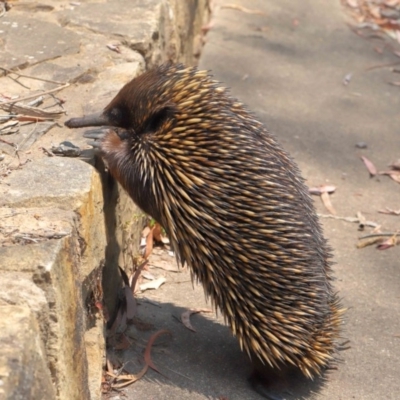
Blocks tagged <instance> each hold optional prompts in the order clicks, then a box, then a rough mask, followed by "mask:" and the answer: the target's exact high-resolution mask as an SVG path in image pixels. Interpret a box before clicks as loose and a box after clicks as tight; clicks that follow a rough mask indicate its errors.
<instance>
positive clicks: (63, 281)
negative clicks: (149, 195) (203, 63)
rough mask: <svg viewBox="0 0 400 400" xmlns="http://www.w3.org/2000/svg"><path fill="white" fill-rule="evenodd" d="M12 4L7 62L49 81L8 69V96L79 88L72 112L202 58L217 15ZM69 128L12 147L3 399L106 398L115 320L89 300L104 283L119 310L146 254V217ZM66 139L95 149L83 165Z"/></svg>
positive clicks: (159, 7)
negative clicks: (206, 29) (128, 278)
mask: <svg viewBox="0 0 400 400" xmlns="http://www.w3.org/2000/svg"><path fill="white" fill-rule="evenodd" d="M11 4H12V5H13V7H12V8H11V9H10V10H8V11H7V12H6V13H5V15H4V16H3V18H2V19H1V22H2V25H1V26H2V32H1V37H0V65H1V66H3V67H4V68H7V69H9V70H11V69H17V70H19V71H20V72H21V73H23V74H25V75H28V76H31V77H39V78H41V79H45V80H47V81H43V80H32V79H30V78H21V79H19V83H16V81H15V79H14V80H12V79H10V75H8V76H7V74H8V71H7V70H3V71H0V74H2V75H3V76H2V77H1V78H0V87H1V88H2V89H1V92H2V93H1V95H2V96H4V95H5V94H7V95H9V96H16V95H18V96H20V97H23V96H26V95H29V94H32V92H34V91H37V93H40V92H41V91H43V90H45V91H46V90H49V89H52V88H54V86H55V83H54V82H50V81H56V82H58V83H60V82H69V83H72V84H71V85H70V86H69V87H67V88H65V89H64V90H63V91H62V92H60V93H59V94H58V96H59V97H62V99H63V101H64V109H65V110H66V111H67V114H68V115H69V116H76V115H82V114H86V113H90V112H93V111H94V110H99V109H102V108H103V107H104V105H106V104H107V102H108V101H109V100H110V99H111V98H112V97H113V95H114V94H115V93H116V91H117V90H118V89H119V88H120V87H121V86H122V85H123V84H124V83H126V82H127V81H129V80H130V79H132V78H133V77H134V76H136V75H138V74H140V73H141V72H143V71H144V70H146V69H148V68H151V67H152V66H153V65H157V64H159V63H161V62H163V61H166V60H171V61H181V62H185V63H186V64H194V63H196V60H197V57H198V55H199V52H200V48H201V42H202V33H201V27H202V25H203V24H204V23H205V21H206V20H207V19H208V17H209V6H208V1H207V0H185V1H180V0H142V1H139V0H135V1H132V0H110V1H102V2H100V1H99V2H96V1H90V2H85V3H83V2H81V3H72V2H68V1H62V0H61V1H51V0H47V1H44V2H41V3H37V2H34V1H28V2H23V3H20V4H18V3H17V2H16V3H14V2H13V3H11ZM113 46H114V47H113ZM115 46H117V47H116V48H117V49H118V51H112V50H111V49H115ZM22 82H23V83H24V84H23V85H22V84H21V83H22ZM26 82H29V86H28V85H26V84H25V83H26ZM3 100H4V99H3ZM63 118H65V119H66V118H67V116H65V117H63ZM62 122H63V119H61V120H60V124H58V125H56V126H53V127H52V129H51V130H49V131H48V132H47V133H45V134H42V135H37V137H34V138H33V139H32V133H31V132H30V133H29V132H28V133H23V130H21V131H20V132H19V134H15V135H14V136H12V135H10V136H7V140H5V141H4V140H3V141H0V269H1V282H2V290H1V292H0V311H1V314H2V319H1V320H0V324H1V329H0V383H1V384H0V398H1V399H3V398H4V399H19V398H20V399H55V398H58V399H68V400H70V399H89V398H91V399H99V398H100V395H101V394H100V382H101V374H102V366H103V361H104V332H103V330H104V327H103V325H104V324H103V321H102V319H101V317H100V316H99V313H96V312H94V311H93V310H90V309H89V308H88V304H89V303H90V302H92V300H93V297H96V296H99V293H98V291H101V289H100V288H101V285H100V282H101V280H103V287H102V290H103V292H104V300H105V302H106V304H107V307H108V308H109V309H110V310H112V308H113V305H114V302H115V299H116V293H117V290H118V288H119V285H120V276H119V273H118V265H120V266H121V267H124V268H127V267H129V266H130V265H131V264H130V260H131V256H132V255H133V256H134V255H135V254H137V252H138V244H139V238H140V231H141V228H142V226H143V221H144V215H143V213H142V212H141V211H140V210H139V209H137V207H136V206H135V205H134V204H133V203H132V202H131V200H130V199H129V198H128V197H127V196H126V194H125V193H124V192H123V191H122V190H121V189H120V187H119V186H118V185H117V184H116V183H115V182H114V181H113V179H112V178H111V177H110V176H109V175H108V173H107V171H105V169H104V166H103V165H102V163H101V160H98V159H96V158H95V157H94V154H93V151H92V150H90V149H87V146H86V145H85V141H84V139H83V138H82V137H81V134H82V132H79V131H78V132H73V131H69V130H67V129H66V128H64V127H63V125H62ZM2 137H3V136H1V137H0V138H2ZM66 139H68V140H70V141H71V142H73V143H74V144H75V145H77V146H79V147H81V148H86V149H87V150H85V151H83V152H82V155H81V157H80V158H67V157H48V154H47V153H46V152H45V151H44V150H43V148H44V149H46V148H49V147H50V146H51V145H52V144H55V143H59V142H62V141H63V140H66Z"/></svg>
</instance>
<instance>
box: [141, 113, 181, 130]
mask: <svg viewBox="0 0 400 400" xmlns="http://www.w3.org/2000/svg"><path fill="white" fill-rule="evenodd" d="M173 113H174V110H173V108H172V107H170V106H166V107H163V108H161V109H160V110H158V111H156V112H155V113H153V114H152V115H150V117H149V118H148V119H147V120H146V122H145V124H144V129H143V133H149V132H155V131H156V130H157V129H159V128H160V127H161V126H162V124H163V123H164V122H165V121H166V120H167V119H168V118H170V117H172V115H173Z"/></svg>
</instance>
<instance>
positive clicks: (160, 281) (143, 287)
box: [139, 276, 167, 292]
mask: <svg viewBox="0 0 400 400" xmlns="http://www.w3.org/2000/svg"><path fill="white" fill-rule="evenodd" d="M166 281H167V279H166V278H164V277H163V276H162V277H160V278H158V279H155V280H154V281H151V282H146V283H143V284H142V285H140V286H139V288H140V290H141V291H142V292H144V291H145V290H148V289H155V290H157V289H158V288H159V287H160V286H161V285H163V284H164V283H165V282H166Z"/></svg>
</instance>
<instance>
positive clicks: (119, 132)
mask: <svg viewBox="0 0 400 400" xmlns="http://www.w3.org/2000/svg"><path fill="white" fill-rule="evenodd" d="M115 133H116V134H117V135H118V136H119V138H120V139H121V140H127V139H129V138H130V137H131V135H130V133H129V132H128V131H127V130H126V129H116V130H115Z"/></svg>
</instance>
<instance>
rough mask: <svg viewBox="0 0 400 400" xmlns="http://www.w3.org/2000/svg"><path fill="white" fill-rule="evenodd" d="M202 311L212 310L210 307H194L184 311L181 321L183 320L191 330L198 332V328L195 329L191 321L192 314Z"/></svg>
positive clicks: (209, 311)
mask: <svg viewBox="0 0 400 400" xmlns="http://www.w3.org/2000/svg"><path fill="white" fill-rule="evenodd" d="M200 312H204V313H211V312H212V310H210V309H208V308H194V309H191V310H187V311H184V312H183V313H182V314H181V321H182V324H183V325H185V326H186V328H188V329H189V330H191V331H192V332H196V329H194V328H193V326H192V324H191V323H190V316H191V315H192V314H197V313H200Z"/></svg>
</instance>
